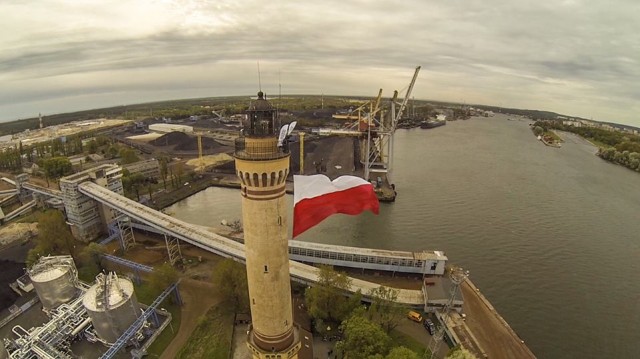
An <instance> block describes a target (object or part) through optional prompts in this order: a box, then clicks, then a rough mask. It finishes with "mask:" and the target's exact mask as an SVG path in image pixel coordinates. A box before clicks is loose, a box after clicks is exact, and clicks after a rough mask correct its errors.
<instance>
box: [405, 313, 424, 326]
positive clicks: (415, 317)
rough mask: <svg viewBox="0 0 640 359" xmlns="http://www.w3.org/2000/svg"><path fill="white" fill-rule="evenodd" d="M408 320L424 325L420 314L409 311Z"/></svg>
mask: <svg viewBox="0 0 640 359" xmlns="http://www.w3.org/2000/svg"><path fill="white" fill-rule="evenodd" d="M407 318H409V319H411V320H413V321H414V322H416V323H422V315H420V313H416V312H414V311H409V313H407Z"/></svg>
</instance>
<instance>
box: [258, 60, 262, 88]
mask: <svg viewBox="0 0 640 359" xmlns="http://www.w3.org/2000/svg"><path fill="white" fill-rule="evenodd" d="M258 89H259V90H260V91H262V79H261V78H260V60H258Z"/></svg>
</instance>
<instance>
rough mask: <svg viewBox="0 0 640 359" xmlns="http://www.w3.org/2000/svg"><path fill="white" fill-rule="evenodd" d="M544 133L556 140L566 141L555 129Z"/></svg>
mask: <svg viewBox="0 0 640 359" xmlns="http://www.w3.org/2000/svg"><path fill="white" fill-rule="evenodd" d="M544 135H545V136H549V137H551V138H553V140H554V141H555V142H564V141H563V140H562V137H560V136H558V135H557V134H556V133H555V132H554V131H552V130H549V131H546V132H545V133H544Z"/></svg>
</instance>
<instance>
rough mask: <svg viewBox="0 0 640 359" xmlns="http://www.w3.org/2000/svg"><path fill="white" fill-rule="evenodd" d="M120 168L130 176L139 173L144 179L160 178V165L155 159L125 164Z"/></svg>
mask: <svg viewBox="0 0 640 359" xmlns="http://www.w3.org/2000/svg"><path fill="white" fill-rule="evenodd" d="M122 168H124V169H126V170H127V171H129V173H131V174H134V173H139V174H141V175H142V176H144V178H155V179H158V178H160V163H158V160H156V159H155V158H152V159H150V160H145V161H138V162H135V163H130V164H126V165H123V166H122Z"/></svg>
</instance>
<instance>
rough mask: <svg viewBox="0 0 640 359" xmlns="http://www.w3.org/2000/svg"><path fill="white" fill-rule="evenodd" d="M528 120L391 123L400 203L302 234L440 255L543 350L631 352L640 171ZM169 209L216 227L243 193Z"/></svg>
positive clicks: (636, 335)
mask: <svg viewBox="0 0 640 359" xmlns="http://www.w3.org/2000/svg"><path fill="white" fill-rule="evenodd" d="M528 123H529V122H528V121H526V120H520V119H516V120H511V121H509V120H507V117H506V116H502V115H497V116H495V117H491V118H472V119H470V120H467V121H456V122H449V123H448V124H447V125H446V126H443V127H439V128H436V129H432V130H422V129H413V130H399V131H398V132H396V137H395V141H396V147H395V160H394V165H395V168H394V172H393V181H394V182H395V184H396V186H397V190H398V198H397V201H396V202H395V203H390V204H382V205H381V210H380V215H379V216H374V215H371V214H369V213H366V214H364V215H361V216H357V217H351V216H344V215H337V216H333V217H330V218H329V219H327V220H326V221H324V222H323V223H321V224H320V225H318V226H317V227H315V228H312V229H311V230H309V231H308V232H306V233H304V234H303V235H301V236H300V237H299V238H297V239H300V240H303V241H304V240H308V241H316V242H320V243H332V244H343V245H350V246H363V247H376V248H384V249H398V250H410V251H419V250H423V249H431V250H442V251H445V252H446V253H447V255H448V257H449V259H450V261H451V262H453V263H455V264H457V265H460V266H463V267H464V268H465V269H468V270H469V271H470V273H471V279H472V280H473V282H474V283H475V284H476V285H477V286H478V287H479V288H480V289H481V291H482V292H483V293H484V295H485V296H486V297H487V298H488V299H489V300H490V301H491V303H492V304H493V305H494V306H495V307H496V309H497V310H498V312H499V313H500V314H501V315H502V316H503V317H504V318H505V319H506V320H507V322H509V324H510V325H511V326H512V328H513V329H514V330H515V331H516V332H517V333H518V334H519V335H520V337H521V338H522V339H524V340H525V342H526V343H527V344H528V346H529V347H530V348H531V350H532V351H533V352H534V354H536V355H537V356H538V357H539V358H594V357H601V358H638V357H640V280H638V278H639V274H638V273H639V270H640V175H639V174H638V173H634V172H633V171H630V170H628V169H626V168H623V167H621V166H617V165H614V164H611V163H608V162H605V161H603V160H601V159H600V158H598V157H597V156H594V153H595V152H596V148H595V147H593V146H592V145H591V144H589V143H588V142H586V141H584V140H582V139H581V138H579V137H576V136H574V135H571V134H562V136H563V137H565V139H566V142H565V143H564V144H563V146H562V148H560V149H556V148H551V147H546V146H544V145H543V144H542V143H541V142H539V141H537V140H536V139H535V137H534V136H533V135H532V133H531V131H530V130H529V126H528ZM168 211H170V212H172V213H174V215H175V217H177V218H180V219H183V220H185V221H188V222H192V223H196V224H200V225H209V226H214V225H216V224H217V223H219V222H220V221H221V220H222V219H227V220H233V219H238V218H241V208H240V197H239V192H238V191H237V190H232V189H223V188H209V189H207V190H205V191H202V192H200V193H197V194H196V195H194V196H191V197H189V198H187V199H185V200H183V201H181V202H179V203H177V204H175V205H173V206H172V207H170V208H168Z"/></svg>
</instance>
